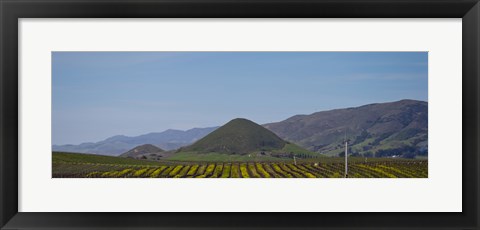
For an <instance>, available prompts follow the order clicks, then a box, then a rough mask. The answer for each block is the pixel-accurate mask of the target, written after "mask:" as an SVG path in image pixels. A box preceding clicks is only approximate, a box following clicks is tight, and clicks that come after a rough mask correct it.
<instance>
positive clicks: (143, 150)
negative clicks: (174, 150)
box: [120, 144, 164, 158]
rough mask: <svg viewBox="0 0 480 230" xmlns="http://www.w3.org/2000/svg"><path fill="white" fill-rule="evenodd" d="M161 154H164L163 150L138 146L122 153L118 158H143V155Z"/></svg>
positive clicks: (155, 147) (151, 146)
mask: <svg viewBox="0 0 480 230" xmlns="http://www.w3.org/2000/svg"><path fill="white" fill-rule="evenodd" d="M162 152H164V150H163V149H161V148H159V147H157V146H155V145H151V144H145V145H140V146H137V147H135V148H133V149H130V150H128V151H127V152H125V153H122V154H121V155H120V156H121V157H130V158H137V157H139V156H143V155H145V154H156V153H162Z"/></svg>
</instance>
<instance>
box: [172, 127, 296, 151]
mask: <svg viewBox="0 0 480 230" xmlns="http://www.w3.org/2000/svg"><path fill="white" fill-rule="evenodd" d="M287 144H288V143H287V142H285V141H284V140H282V139H281V138H280V137H278V136H277V135H275V134H274V133H272V132H271V131H269V130H267V129H265V128H264V127H262V126H260V125H258V124H256V123H254V122H252V121H249V120H247V119H243V118H237V119H234V120H231V121H230V122H228V123H227V124H225V125H223V126H222V127H220V128H218V129H217V130H215V131H213V132H212V133H210V134H208V135H207V136H205V137H204V138H202V139H200V140H199V141H197V142H195V143H194V144H192V145H190V146H187V147H184V148H181V149H180V151H182V152H189V151H193V152H200V153H210V152H216V153H227V154H248V153H252V152H255V151H272V150H279V149H282V148H283V147H285V145H287Z"/></svg>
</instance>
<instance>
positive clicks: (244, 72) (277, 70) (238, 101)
mask: <svg viewBox="0 0 480 230" xmlns="http://www.w3.org/2000/svg"><path fill="white" fill-rule="evenodd" d="M52 61H53V64H52V75H53V76H52V87H53V94H52V103H53V104H52V126H53V127H52V132H53V134H52V136H53V144H79V143H82V142H89V141H100V140H103V139H105V138H107V137H110V136H113V135H120V134H122V135H127V136H135V135H141V134H145V133H149V132H161V131H164V130H166V129H181V130H186V129H190V128H194V127H211V126H219V125H222V124H224V123H226V122H228V121H229V120H231V119H233V118H237V117H243V118H247V119H250V120H252V121H254V122H257V123H259V124H263V123H268V122H276V121H281V120H284V119H287V118H288V117H290V116H293V115H296V114H310V113H313V112H318V111H322V110H329V109H335V108H344V107H352V106H360V105H364V104H369V103H376V102H388V101H396V100H400V99H417V100H423V101H427V95H428V92H427V88H428V84H427V83H428V78H427V72H428V54H427V53H426V52H408V53H405V52H373V53H372V52H356V53H350V52H53V53H52Z"/></svg>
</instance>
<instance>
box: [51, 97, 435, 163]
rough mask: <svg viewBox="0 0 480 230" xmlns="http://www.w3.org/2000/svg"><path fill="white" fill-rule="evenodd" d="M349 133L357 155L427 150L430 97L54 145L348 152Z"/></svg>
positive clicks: (104, 149)
mask: <svg viewBox="0 0 480 230" xmlns="http://www.w3.org/2000/svg"><path fill="white" fill-rule="evenodd" d="M264 128H266V129H264ZM207 135H208V136H207ZM345 136H346V138H347V139H348V140H349V147H350V150H349V153H351V154H353V155H364V156H370V157H371V156H377V157H383V156H402V157H415V156H419V155H420V156H427V155H428V103H427V102H425V101H416V100H400V101H395V102H388V103H375V104H368V105H363V106H359V107H352V108H344V109H334V110H329V111H321V112H316V113H313V114H310V115H296V116H292V117H290V118H288V119H286V120H283V121H280V122H275V123H269V124H264V125H263V127H262V126H260V125H258V124H256V123H254V122H252V121H249V120H247V119H234V120H232V121H230V122H229V123H227V124H226V125H224V126H222V127H221V128H218V127H210V128H194V129H190V130H187V131H180V130H166V131H164V132H161V133H150V134H145V135H140V136H136V137H127V136H123V135H118V136H113V137H110V138H107V139H106V140H103V141H100V142H96V143H83V144H80V145H62V146H55V145H54V146H53V150H54V151H64V152H79V153H94V154H103V155H113V156H118V155H120V154H122V153H125V152H126V151H128V150H130V149H133V148H135V147H137V146H139V145H145V144H152V145H154V146H156V147H159V148H161V149H164V150H167V151H168V152H170V153H173V152H172V151H169V150H174V149H179V148H180V147H183V148H182V149H181V151H193V152H209V151H211V152H225V153H230V154H237V153H238V154H242V153H247V152H249V151H255V150H258V149H262V146H263V147H264V149H277V148H278V147H279V146H280V145H282V144H283V146H284V147H285V149H289V152H301V153H303V152H305V151H304V150H305V149H306V150H309V151H313V152H316V153H315V154H318V153H321V154H323V155H327V156H342V154H343V151H344V149H343V146H344V138H345ZM258 140H263V143H262V142H258ZM285 143H287V145H286V144H285ZM259 146H260V147H259ZM285 149H283V150H282V151H280V153H282V152H284V150H285ZM168 152H165V153H164V154H162V156H167V155H168V154H169V153H168ZM277 153H278V152H277Z"/></svg>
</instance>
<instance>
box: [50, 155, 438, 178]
mask: <svg viewBox="0 0 480 230" xmlns="http://www.w3.org/2000/svg"><path fill="white" fill-rule="evenodd" d="M52 160H53V162H52V164H53V171H52V177H53V178H343V177H344V166H345V165H344V163H343V162H342V159H341V158H319V159H299V160H298V161H297V164H295V163H293V162H292V161H279V162H244V161H239V162H193V161H192V162H181V161H146V160H135V159H129V158H118V157H108V156H96V155H88V154H72V153H53V159H52ZM348 169H349V177H350V178H427V177H428V161H427V160H406V159H391V158H371V159H368V161H367V162H365V159H364V158H352V159H351V160H350V161H349V164H348Z"/></svg>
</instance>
